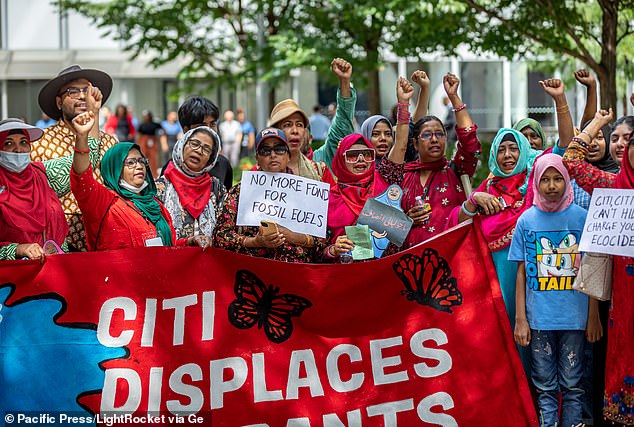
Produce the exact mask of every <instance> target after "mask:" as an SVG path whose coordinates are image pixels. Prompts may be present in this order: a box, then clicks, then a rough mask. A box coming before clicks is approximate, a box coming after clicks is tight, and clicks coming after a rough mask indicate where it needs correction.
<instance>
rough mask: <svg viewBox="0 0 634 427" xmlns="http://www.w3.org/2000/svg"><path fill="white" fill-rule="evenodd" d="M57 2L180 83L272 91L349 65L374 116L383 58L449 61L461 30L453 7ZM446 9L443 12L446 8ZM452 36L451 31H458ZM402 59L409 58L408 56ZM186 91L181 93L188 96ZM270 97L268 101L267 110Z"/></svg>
mask: <svg viewBox="0 0 634 427" xmlns="http://www.w3.org/2000/svg"><path fill="white" fill-rule="evenodd" d="M437 3H438V2H437V1H436V2H431V3H419V2H412V1H410V0H385V1H377V0H305V1H300V0H235V1H233V0H231V1H230V0H208V1H199V0H178V1H168V0H153V1H138V0H109V1H105V2H94V1H91V0H61V7H62V8H63V9H66V10H75V11H77V12H79V13H80V14H82V15H84V16H87V17H89V18H91V19H92V20H93V22H95V23H96V25H97V26H98V27H99V28H102V29H104V32H105V33H106V35H109V36H111V37H113V38H114V39H115V40H119V41H121V42H122V43H123V46H124V49H125V50H127V51H128V52H130V53H131V56H132V57H133V58H134V57H137V56H138V55H140V54H141V53H150V55H151V58H152V59H151V62H150V63H151V64H152V65H154V66H159V65H162V64H165V63H168V62H171V61H176V60H178V61H181V62H182V63H183V64H184V65H183V67H182V69H181V71H180V73H179V76H178V77H179V79H180V80H182V81H184V82H185V83H193V82H195V81H200V80H201V79H202V80H205V81H207V82H210V84H212V85H216V86H219V85H227V84H231V85H240V84H245V83H253V82H254V81H255V80H256V79H259V80H264V81H266V82H267V83H268V84H269V87H271V88H272V89H274V88H275V87H276V85H278V84H279V83H280V82H281V81H283V80H285V79H287V78H288V75H289V72H290V71H291V70H292V69H294V68H299V67H305V66H308V67H316V68H317V69H318V70H319V71H320V72H322V75H323V76H325V77H326V78H331V77H332V75H331V73H330V72H328V69H329V65H330V61H331V60H332V58H335V57H342V58H346V59H348V60H350V61H351V62H352V63H353V66H354V70H355V74H354V75H355V83H356V84H357V86H358V87H361V88H367V89H368V90H367V93H368V101H369V108H370V111H371V112H372V113H379V112H380V105H381V102H380V87H379V70H380V68H381V67H382V66H383V58H382V55H381V52H383V51H384V50H389V51H395V52H397V53H401V52H405V51H407V49H406V48H404V47H403V46H407V45H411V41H410V38H409V37H410V35H412V34H414V35H416V36H417V37H416V46H415V49H414V52H418V53H421V52H429V51H432V50H434V49H440V48H442V49H445V50H447V51H451V50H452V49H453V48H454V47H455V46H456V45H457V44H458V42H459V41H460V40H461V38H460V37H458V35H460V33H461V31H460V30H461V29H463V28H466V27H465V26H460V25H452V22H455V20H456V19H458V18H457V17H462V16H464V9H465V7H464V6H462V7H458V8H457V9H456V5H459V6H460V3H458V2H457V0H448V1H445V2H444V4H445V6H442V5H441V6H442V7H441V6H439V5H438V4H437ZM446 4H449V5H450V7H447V6H446ZM456 28H457V29H456ZM408 52H409V51H408ZM186 87H187V86H186ZM274 97H275V95H274V92H273V90H272V91H271V92H270V94H269V103H270V105H272V104H273V102H274Z"/></svg>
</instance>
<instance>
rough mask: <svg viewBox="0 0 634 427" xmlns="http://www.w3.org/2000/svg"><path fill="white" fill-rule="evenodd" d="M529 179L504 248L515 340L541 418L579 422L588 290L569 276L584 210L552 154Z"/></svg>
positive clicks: (544, 421)
mask: <svg viewBox="0 0 634 427" xmlns="http://www.w3.org/2000/svg"><path fill="white" fill-rule="evenodd" d="M532 185H533V192H534V196H533V197H534V206H532V207H531V208H529V209H528V210H526V211H525V212H524V213H523V214H522V215H521V216H520V218H519V220H518V221H517V226H516V228H515V232H514V233H513V241H512V243H511V248H510V251H509V256H508V259H509V260H510V261H517V262H518V269H517V282H516V296H515V301H516V305H517V312H516V318H515V341H516V342H517V343H518V344H519V345H522V346H528V345H529V344H530V349H531V379H532V381H533V384H534V385H535V388H536V389H537V403H538V405H539V410H540V412H541V416H540V421H541V425H542V426H548V427H552V426H554V425H560V426H566V427H570V426H572V425H577V424H579V423H580V422H581V418H582V404H583V394H584V391H583V389H582V388H581V386H580V383H581V377H582V373H583V362H584V361H583V353H584V352H583V348H584V340H585V330H586V323H587V319H588V297H587V296H586V295H584V294H582V293H580V292H577V291H574V290H572V283H573V282H574V280H575V277H576V275H577V271H578V269H579V265H580V262H581V253H580V252H579V240H580V239H581V232H582V230H583V225H584V223H585V218H586V210H585V209H583V208H581V207H579V206H577V205H575V204H573V203H572V202H573V199H574V195H573V190H572V186H571V184H570V177H569V176H568V172H567V170H566V168H565V167H564V165H563V163H562V161H561V157H559V156H558V155H556V154H544V155H542V156H541V157H539V158H538V159H537V160H536V161H535V165H534V177H533V182H532ZM559 391H561V393H562V413H561V418H562V420H561V421H562V422H561V423H559V417H558V392H559Z"/></svg>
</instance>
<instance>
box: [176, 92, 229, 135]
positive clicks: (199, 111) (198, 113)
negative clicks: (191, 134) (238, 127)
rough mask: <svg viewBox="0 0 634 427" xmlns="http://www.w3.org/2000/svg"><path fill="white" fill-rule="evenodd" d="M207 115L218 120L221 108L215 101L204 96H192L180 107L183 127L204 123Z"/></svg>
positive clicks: (180, 120)
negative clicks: (219, 108)
mask: <svg viewBox="0 0 634 427" xmlns="http://www.w3.org/2000/svg"><path fill="white" fill-rule="evenodd" d="M207 116H212V117H213V118H214V120H218V118H219V117H220V110H218V107H217V106H216V105H215V104H214V103H213V102H211V101H210V100H209V99H207V98H204V97H202V96H190V97H189V98H187V99H186V100H185V102H183V103H182V104H181V106H180V107H178V122H179V123H180V125H181V126H182V127H183V129H185V128H187V129H189V128H191V127H192V125H197V124H200V123H202V122H203V121H204V120H205V117H207Z"/></svg>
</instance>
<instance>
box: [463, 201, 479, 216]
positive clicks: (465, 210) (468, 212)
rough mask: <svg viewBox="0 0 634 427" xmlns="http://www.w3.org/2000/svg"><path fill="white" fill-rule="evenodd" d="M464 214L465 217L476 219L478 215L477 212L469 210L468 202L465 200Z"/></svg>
mask: <svg viewBox="0 0 634 427" xmlns="http://www.w3.org/2000/svg"><path fill="white" fill-rule="evenodd" d="M462 212H464V213H465V215H467V216H468V217H474V216H476V215H477V214H478V211H475V212H471V211H470V210H469V209H467V201H466V200H465V201H464V202H462Z"/></svg>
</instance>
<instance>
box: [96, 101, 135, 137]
mask: <svg viewBox="0 0 634 427" xmlns="http://www.w3.org/2000/svg"><path fill="white" fill-rule="evenodd" d="M104 130H105V131H106V133H108V134H110V135H112V136H114V137H116V138H117V140H118V141H120V142H126V141H134V134H135V133H136V126H134V123H132V116H131V115H130V114H128V110H127V109H126V107H125V105H123V104H119V105H117V108H116V109H115V110H114V114H112V115H110V117H109V118H108V121H107V122H106V126H105V127H104Z"/></svg>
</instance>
